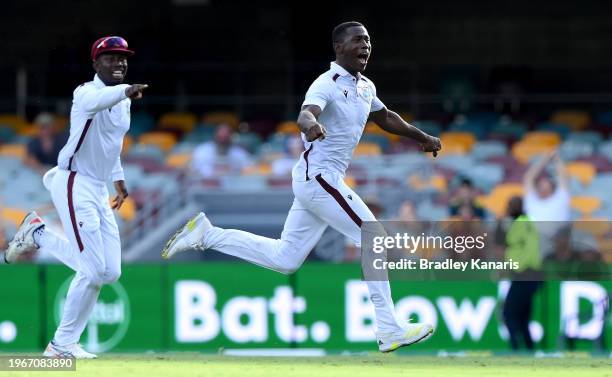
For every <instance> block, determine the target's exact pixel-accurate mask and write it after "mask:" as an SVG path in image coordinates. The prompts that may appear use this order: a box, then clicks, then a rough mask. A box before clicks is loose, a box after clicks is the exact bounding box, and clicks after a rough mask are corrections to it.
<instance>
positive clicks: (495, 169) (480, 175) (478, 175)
mask: <svg viewBox="0 0 612 377" xmlns="http://www.w3.org/2000/svg"><path fill="white" fill-rule="evenodd" d="M463 175H465V176H467V177H468V178H470V179H471V180H472V182H473V183H474V186H475V187H476V188H478V189H481V190H483V191H485V192H489V191H490V190H491V189H492V188H493V187H495V185H497V184H498V183H500V182H501V181H502V180H503V179H504V168H503V167H501V166H500V165H496V164H486V163H479V164H475V165H474V166H473V167H471V168H470V169H466V170H465V171H464V173H463Z"/></svg>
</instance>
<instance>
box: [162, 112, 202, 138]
mask: <svg viewBox="0 0 612 377" xmlns="http://www.w3.org/2000/svg"><path fill="white" fill-rule="evenodd" d="M196 121H197V119H196V116H195V114H192V113H165V114H163V115H162V116H161V118H160V119H159V122H158V124H157V125H158V128H159V129H162V130H177V131H180V132H182V133H187V132H191V131H192V130H193V128H194V126H195V124H196Z"/></svg>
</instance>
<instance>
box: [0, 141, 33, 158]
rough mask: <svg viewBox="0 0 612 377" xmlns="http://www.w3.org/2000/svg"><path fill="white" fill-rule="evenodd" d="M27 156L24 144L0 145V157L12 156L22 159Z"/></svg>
mask: <svg viewBox="0 0 612 377" xmlns="http://www.w3.org/2000/svg"><path fill="white" fill-rule="evenodd" d="M27 155H28V148H27V146H26V145H24V144H4V145H0V156H13V157H17V158H20V159H24V158H25V157H26V156H27Z"/></svg>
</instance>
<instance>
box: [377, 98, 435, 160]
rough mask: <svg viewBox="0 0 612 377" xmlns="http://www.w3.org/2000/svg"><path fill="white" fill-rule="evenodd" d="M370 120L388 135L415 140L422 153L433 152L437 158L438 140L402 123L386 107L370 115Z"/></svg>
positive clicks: (394, 113)
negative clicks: (419, 145)
mask: <svg viewBox="0 0 612 377" xmlns="http://www.w3.org/2000/svg"><path fill="white" fill-rule="evenodd" d="M370 119H372V120H373V121H374V123H376V124H378V125H379V126H380V128H382V129H383V130H385V131H387V132H389V133H392V134H395V135H400V136H404V137H407V138H410V139H413V140H416V141H417V142H419V143H420V144H421V148H423V151H425V152H433V155H434V157H435V156H437V154H438V151H439V150H440V149H442V145H441V144H440V139H438V138H437V137H434V136H431V135H428V134H427V133H425V132H423V131H421V130H419V129H418V128H416V127H415V126H413V125H411V124H410V123H408V122H406V121H404V120H403V119H402V117H400V116H399V115H398V114H397V113H396V112H394V111H391V110H389V109H387V108H386V107H383V108H382V109H381V110H378V111H375V112H372V113H370Z"/></svg>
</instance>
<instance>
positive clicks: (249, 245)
mask: <svg viewBox="0 0 612 377" xmlns="http://www.w3.org/2000/svg"><path fill="white" fill-rule="evenodd" d="M332 37H333V46H334V51H335V53H336V61H335V62H332V63H331V67H330V69H329V70H328V71H327V72H325V73H323V74H322V75H321V76H319V77H318V78H317V79H316V80H315V81H314V82H313V84H312V85H311V86H310V88H309V89H308V92H307V93H306V98H305V100H304V103H303V106H302V111H301V113H300V115H299V117H298V124H299V127H300V129H301V131H302V134H303V135H302V138H303V139H304V145H305V151H304V152H303V154H302V156H301V158H300V159H299V161H298V163H297V164H296V166H295V167H294V169H293V192H294V194H295V199H294V201H293V205H292V207H291V209H290V210H289V214H288V216H287V219H286V222H285V226H284V229H283V232H282V234H281V238H280V239H278V240H276V239H270V238H265V237H261V236H258V235H254V234H251V233H247V232H243V231H240V230H232V229H221V228H218V227H213V226H212V225H211V223H210V221H209V220H208V219H207V218H206V216H205V215H204V214H203V213H199V214H198V215H197V216H195V217H194V218H193V219H191V220H190V221H189V222H188V223H187V224H186V225H185V226H184V227H183V228H181V229H180V230H179V231H178V232H177V233H176V234H175V235H174V236H173V237H172V238H171V239H170V241H168V243H167V245H166V247H165V248H164V250H163V252H162V256H163V257H164V258H170V257H172V256H173V255H174V254H176V253H178V252H182V251H185V250H192V249H201V250H206V249H215V250H218V251H220V252H222V253H225V254H229V255H233V256H236V257H239V258H242V259H245V260H247V261H250V262H252V263H255V264H258V265H261V266H264V267H267V268H270V269H272V270H275V271H279V272H282V273H292V272H294V271H295V270H297V269H298V268H299V267H300V265H301V264H302V262H303V261H304V259H305V258H306V256H307V255H308V253H309V252H310V251H311V250H312V248H313V247H314V246H315V244H316V243H317V242H318V240H319V239H320V237H321V235H322V234H323V231H324V230H325V228H327V226H328V225H330V226H332V227H333V228H335V229H336V230H338V231H340V232H341V233H343V234H344V235H346V236H347V237H350V238H351V239H352V240H353V241H354V242H355V243H356V244H359V243H360V241H361V225H362V222H364V221H375V220H376V219H375V218H374V215H373V214H372V212H371V211H370V210H369V209H368V207H367V206H366V205H365V204H364V202H363V201H362V200H361V198H360V197H359V196H358V195H357V194H356V193H355V192H353V190H351V189H350V188H349V187H348V186H347V185H346V184H345V183H344V174H345V171H346V169H347V167H348V165H349V162H350V160H351V157H352V155H353V150H354V149H355V146H356V145H357V144H358V143H359V139H360V138H361V135H362V133H363V129H364V126H365V124H366V122H367V120H368V118H370V119H372V120H373V121H374V122H376V123H377V124H378V125H379V126H380V127H382V128H383V129H384V130H386V131H388V132H391V133H394V134H398V135H402V136H406V137H409V138H411V139H415V140H417V141H418V142H419V143H421V147H422V149H423V150H424V151H426V152H433V153H434V155H435V154H436V152H437V151H439V150H440V148H441V147H440V140H439V139H438V138H436V137H432V136H430V135H427V134H425V133H424V132H422V131H420V130H419V129H417V128H415V127H413V126H411V125H410V124H408V123H406V122H404V121H403V120H402V119H401V118H400V117H399V116H398V115H397V114H396V113H394V112H392V111H390V110H388V109H387V108H386V107H385V105H384V104H383V103H382V102H381V101H380V99H379V98H378V96H377V94H376V87H375V86H374V84H373V83H372V81H370V80H369V79H368V78H366V77H365V76H363V75H362V74H361V73H362V72H363V71H364V70H365V68H366V65H367V63H368V59H369V57H370V52H371V42H370V36H369V35H368V32H367V30H366V28H365V27H364V26H363V25H362V24H360V23H357V22H346V23H343V24H340V25H338V26H337V27H336V28H335V29H334V31H333V33H332ZM367 284H368V288H369V291H370V298H371V300H372V302H373V304H374V308H375V312H376V325H377V331H376V336H377V340H378V347H379V350H380V351H382V352H389V351H394V350H396V349H397V348H399V347H402V346H406V345H410V344H413V343H416V342H418V341H420V340H423V339H425V338H427V337H428V336H429V335H431V334H432V332H433V327H432V326H431V325H429V324H420V323H413V324H408V323H403V321H401V320H399V319H398V318H397V317H396V315H395V310H394V307H393V301H392V298H391V289H390V287H389V282H388V281H368V282H367Z"/></svg>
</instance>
